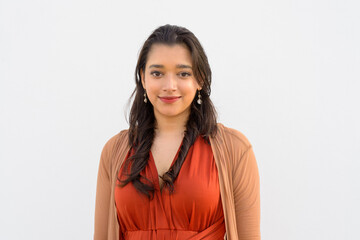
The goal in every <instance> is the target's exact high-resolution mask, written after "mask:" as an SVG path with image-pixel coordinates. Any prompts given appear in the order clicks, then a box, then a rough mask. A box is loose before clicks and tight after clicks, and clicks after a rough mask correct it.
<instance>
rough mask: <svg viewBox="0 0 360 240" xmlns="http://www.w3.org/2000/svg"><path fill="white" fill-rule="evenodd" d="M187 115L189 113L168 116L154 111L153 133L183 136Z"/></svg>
mask: <svg viewBox="0 0 360 240" xmlns="http://www.w3.org/2000/svg"><path fill="white" fill-rule="evenodd" d="M188 117H189V114H183V115H180V116H174V117H170V118H169V117H164V116H161V115H160V116H159V114H156V113H155V119H156V129H155V134H156V135H157V136H179V135H181V136H184V132H185V130H186V122H187V120H188Z"/></svg>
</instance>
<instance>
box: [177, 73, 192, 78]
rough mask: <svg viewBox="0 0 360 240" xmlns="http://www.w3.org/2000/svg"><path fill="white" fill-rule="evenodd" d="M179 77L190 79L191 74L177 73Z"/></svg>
mask: <svg viewBox="0 0 360 240" xmlns="http://www.w3.org/2000/svg"><path fill="white" fill-rule="evenodd" d="M179 75H180V77H184V78H185V77H190V76H191V73H189V72H181V73H179Z"/></svg>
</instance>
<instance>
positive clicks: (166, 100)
mask: <svg viewBox="0 0 360 240" xmlns="http://www.w3.org/2000/svg"><path fill="white" fill-rule="evenodd" d="M159 98H160V100H161V101H163V102H165V103H173V102H176V101H177V100H178V99H180V97H159Z"/></svg>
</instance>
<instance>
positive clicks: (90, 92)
mask: <svg viewBox="0 0 360 240" xmlns="http://www.w3.org/2000/svg"><path fill="white" fill-rule="evenodd" d="M359 12H360V4H359V2H358V1H356V0H354V1H350V0H341V1H340V0H338V1H334V0H326V1H325V0H323V1H321V0H315V1H314V0H294V1H288V0H276V1H265V0H262V1H259V0H254V1H208V0H207V1H195V0H191V1H188V0H183V1H169V0H166V1H165V0H163V1H159V0H158V1H149V0H143V1H120V0H118V1H104V0H103V1H100V0H96V1H95V0H87V1H85V0H62V1H60V0H59V1H48V0H34V1H24V0H23V1H16V0H14V1H13V0H0V79H1V82H0V114H1V117H0V123H1V124H0V159H1V162H0V201H1V204H0V239H2V240H12V239H34V240H45V239H46V240H47V239H52V240H57V239H59V240H60V239H62V240H63V239H91V238H92V236H93V218H94V205H95V191H96V177H97V168H98V163H99V157H100V153H101V150H102V147H103V145H104V144H105V142H106V141H107V140H108V139H109V138H110V137H111V136H113V135H115V134H116V133H117V132H119V131H120V130H121V129H124V128H127V126H128V125H127V122H126V119H125V110H126V109H127V106H126V103H127V100H128V98H129V96H130V94H131V92H132V90H133V88H134V86H135V84H134V77H133V76H134V69H135V65H136V60H137V56H138V53H139V50H140V47H141V45H142V43H143V42H144V41H145V39H146V38H147V37H148V35H149V34H150V33H151V32H152V31H153V30H154V29H155V28H156V27H158V26H160V25H163V24H166V23H170V24H176V25H180V26H185V27H187V28H188V29H190V30H191V31H192V32H194V33H195V35H196V36H197V37H198V38H199V39H200V41H201V43H202V44H203V47H204V48H205V51H206V52H207V55H208V58H209V61H210V64H211V67H212V70H213V86H212V99H213V101H214V103H215V105H216V107H217V110H218V112H219V120H220V122H222V123H224V124H225V125H227V126H229V127H232V128H236V129H238V130H240V131H241V132H243V133H244V134H245V135H246V136H247V137H248V139H249V140H250V142H251V143H252V145H253V146H254V151H255V155H256V157H257V161H258V165H259V171H260V178H261V214H262V215H261V232H262V238H263V239H270V240H289V239H291V240H303V239H313V240H318V239H324V240H338V239H339V240H343V239H351V240H352V239H360V232H359V227H360V222H359V216H360V207H359V202H360V191H359V187H360V184H359V183H360V181H359V173H360V164H359V160H360V127H359V123H360V113H359V103H360V97H359V90H360V83H359V81H360V70H359V69H360V47H359V43H360V14H359Z"/></svg>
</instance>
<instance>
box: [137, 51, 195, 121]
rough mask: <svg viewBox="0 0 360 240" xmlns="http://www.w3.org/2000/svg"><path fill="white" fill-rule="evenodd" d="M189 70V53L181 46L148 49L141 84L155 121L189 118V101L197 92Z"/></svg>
mask: <svg viewBox="0 0 360 240" xmlns="http://www.w3.org/2000/svg"><path fill="white" fill-rule="evenodd" d="M192 67H193V66H192V58H191V53H190V51H189V50H188V49H187V48H186V47H184V46H183V45H180V44H176V45H173V46H168V45H165V44H154V45H153V46H152V47H151V50H150V52H149V53H148V56H147V62H146V66H145V72H141V81H142V85H143V87H144V89H145V90H146V93H147V97H148V99H149V100H150V102H151V104H152V105H153V107H154V114H155V118H157V119H158V118H159V117H163V118H173V117H186V118H187V117H188V116H189V114H190V105H191V102H192V101H193V99H194V97H195V95H196V92H197V90H200V89H201V87H200V86H199V84H198V82H197V81H196V79H195V77H194V73H193V70H192ZM147 104H149V103H147Z"/></svg>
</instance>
